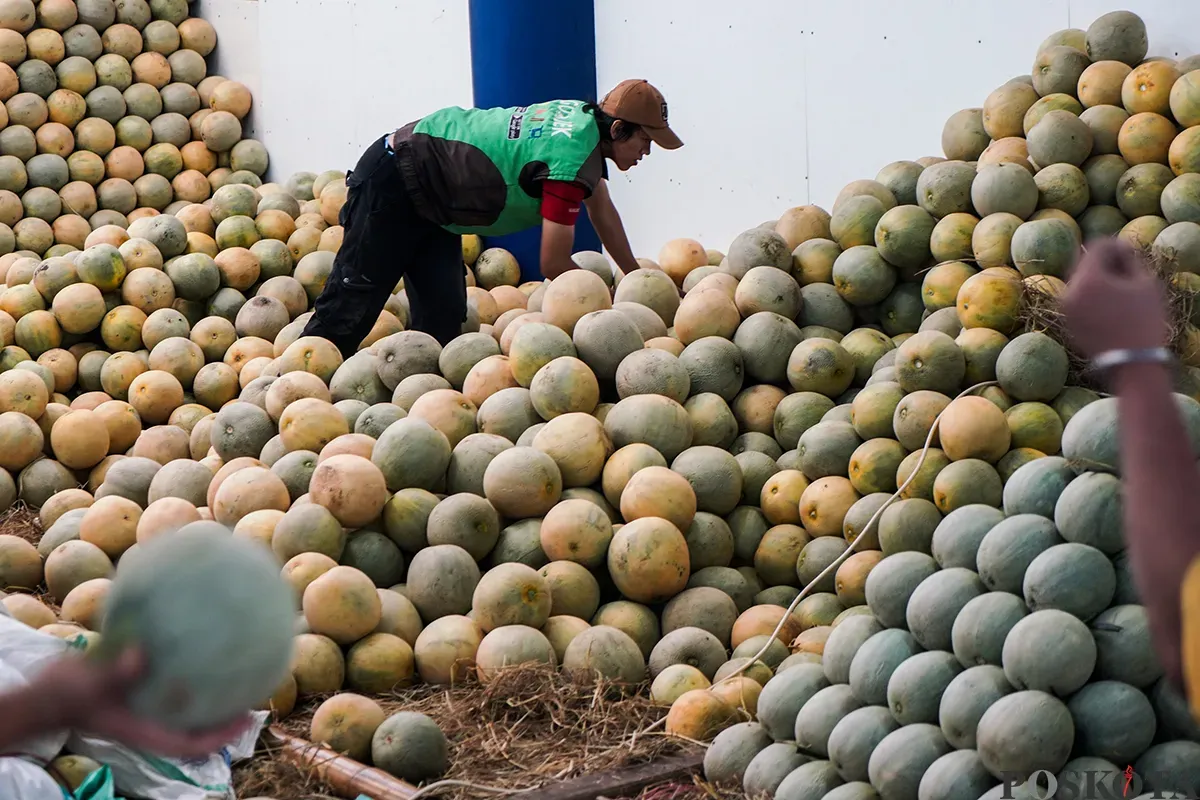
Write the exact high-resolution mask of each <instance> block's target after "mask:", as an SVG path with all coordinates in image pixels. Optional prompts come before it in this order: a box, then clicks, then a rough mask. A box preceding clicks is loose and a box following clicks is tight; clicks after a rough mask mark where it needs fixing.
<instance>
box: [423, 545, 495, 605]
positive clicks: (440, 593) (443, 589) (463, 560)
mask: <svg viewBox="0 0 1200 800" xmlns="http://www.w3.org/2000/svg"><path fill="white" fill-rule="evenodd" d="M480 577H481V576H480V572H479V566H478V565H477V564H476V563H475V559H473V558H471V554H470V553H468V552H467V551H466V550H464V549H462V548H461V547H459V546H458V545H453V544H440V545H432V546H430V547H426V548H424V549H423V550H421V551H419V552H418V553H416V554H415V555H414V556H413V557H412V561H411V562H410V563H409V566H408V579H407V583H406V584H405V587H406V588H405V592H404V593H405V595H407V597H408V599H409V600H411V601H412V604H413V605H414V606H416V607H417V611H418V612H419V613H420V614H421V619H423V620H425V622H427V623H428V622H431V621H432V620H435V619H438V618H439V617H445V616H451V615H455V614H466V613H467V612H468V611H470V610H471V599H472V597H473V596H474V594H475V587H476V586H477V585H478V584H479V579H480Z"/></svg>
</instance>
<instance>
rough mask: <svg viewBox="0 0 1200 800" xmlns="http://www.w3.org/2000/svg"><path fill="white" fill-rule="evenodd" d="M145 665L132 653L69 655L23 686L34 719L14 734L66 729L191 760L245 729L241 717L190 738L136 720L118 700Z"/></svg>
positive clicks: (245, 721)
mask: <svg viewBox="0 0 1200 800" xmlns="http://www.w3.org/2000/svg"><path fill="white" fill-rule="evenodd" d="M145 666H146V662H145V659H144V658H143V657H142V656H141V655H140V654H139V653H138V652H137V651H135V650H127V651H125V652H124V653H123V654H121V655H120V656H119V657H118V658H117V659H116V660H115V661H113V662H111V663H103V664H101V663H96V662H94V661H91V660H88V659H84V658H80V657H78V656H75V655H70V656H67V657H65V658H63V659H61V660H60V661H58V662H56V663H55V664H53V665H52V666H50V667H48V668H46V670H45V671H44V672H42V674H41V675H39V676H38V678H37V680H36V681H34V682H33V683H32V684H31V685H30V686H29V687H28V689H27V691H28V692H29V693H30V697H33V698H35V699H36V702H35V707H36V708H37V709H38V714H39V715H40V716H39V718H38V719H29V718H26V719H25V720H24V725H23V727H25V728H26V729H25V730H23V731H20V735H21V736H22V737H28V736H30V735H36V734H37V733H39V732H41V731H43V730H52V729H55V728H72V729H75V730H78V731H81V732H83V733H86V734H92V735H96V736H100V737H102V738H105V739H110V740H112V741H114V742H119V743H121V744H124V745H127V746H129V747H134V748H137V749H139V750H144V751H147V752H153V753H156V754H158V755H164V756H175V757H179V758H191V757H196V756H204V755H207V754H209V753H212V752H214V751H216V750H217V749H218V748H220V747H221V746H223V745H225V744H228V743H229V742H230V741H231V740H232V739H233V738H234V737H236V736H238V735H239V734H240V733H241V732H242V731H243V730H244V729H245V728H246V726H247V725H248V724H249V722H250V717H249V716H248V715H245V714H243V715H241V716H239V717H237V718H236V719H234V720H233V721H232V722H230V723H228V724H226V725H223V726H221V727H219V728H214V729H210V730H207V731H204V732H202V733H194V734H193V733H181V732H179V731H174V730H170V729H169V728H166V727H163V726H162V725H159V724H157V723H155V722H152V721H150V720H147V719H144V718H142V717H139V716H138V715H136V714H135V713H134V712H132V711H131V710H130V709H129V707H128V706H127V705H126V703H125V700H124V698H125V696H126V693H127V692H128V691H130V690H131V689H133V688H135V687H136V686H137V684H138V681H139V680H140V679H141V677H142V675H143V674H144V671H145ZM31 728H36V729H37V730H31Z"/></svg>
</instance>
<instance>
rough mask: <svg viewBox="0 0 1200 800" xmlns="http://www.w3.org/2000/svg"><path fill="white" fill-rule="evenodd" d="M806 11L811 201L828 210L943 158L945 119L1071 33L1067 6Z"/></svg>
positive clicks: (1041, 1) (1020, 2) (961, 1)
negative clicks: (923, 161) (900, 169)
mask: <svg viewBox="0 0 1200 800" xmlns="http://www.w3.org/2000/svg"><path fill="white" fill-rule="evenodd" d="M805 5H806V8H807V9H808V13H807V25H808V29H809V32H808V39H807V41H806V45H805V47H806V50H807V53H808V68H807V70H806V72H805V77H806V79H807V89H808V103H807V107H806V112H807V117H808V131H809V133H808V139H809V155H810V162H809V183H808V185H809V198H810V201H811V202H813V203H816V204H818V205H820V206H823V207H825V208H827V209H828V208H830V207H831V206H832V204H833V200H834V198H835V197H836V196H837V193H838V192H839V191H841V188H842V187H843V186H845V185H846V184H847V183H849V182H850V181H852V180H856V179H859V178H874V177H875V175H876V173H877V172H878V171H879V169H880V167H883V166H884V165H885V164H888V163H890V162H892V161H899V160H913V159H916V158H919V157H921V156H926V155H941V154H942V149H941V136H942V126H943V124H944V123H945V121H946V118H947V117H949V116H950V115H951V114H953V113H954V112H955V111H958V110H960V109H963V108H977V107H980V106H982V105H983V101H984V100H985V99H986V98H987V96H988V94H989V93H990V92H991V91H992V90H993V89H995V88H996V87H997V86H999V85H1001V84H1002V83H1004V82H1005V81H1007V80H1009V79H1010V78H1012V77H1014V76H1016V75H1020V74H1023V73H1028V72H1029V71H1030V68H1031V67H1032V64H1033V58H1034V52H1035V51H1036V50H1037V46H1038V44H1039V43H1040V42H1041V41H1042V40H1043V39H1044V38H1045V37H1046V34H1048V33H1050V32H1051V31H1053V30H1056V29H1058V28H1065V27H1067V3H1066V0H1005V2H1003V3H999V2H990V1H989V2H970V1H968V0H921V2H920V3H919V5H920V11H915V10H914V9H913V8H912V7H911V5H912V3H911V2H905V3H896V2H891V0H838V2H836V3H832V2H823V1H822V2H817V1H815V0H807V1H806V3H805ZM1034 20H1036V24H1031V23H1032V21H1034ZM781 210H782V209H781ZM742 223H743V224H742V227H746V226H747V225H749V224H751V223H752V221H751V220H743V221H742Z"/></svg>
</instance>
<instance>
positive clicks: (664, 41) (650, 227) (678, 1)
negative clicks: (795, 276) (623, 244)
mask: <svg viewBox="0 0 1200 800" xmlns="http://www.w3.org/2000/svg"><path fill="white" fill-rule="evenodd" d="M803 20H804V3H802V2H798V1H797V0H780V1H779V2H775V1H774V0H772V1H770V2H768V1H767V0H748V2H742V3H739V4H730V3H728V2H725V1H724V0H654V2H651V3H648V2H645V1H644V0H597V2H596V62H597V63H596V70H597V80H598V83H599V84H600V93H601V94H603V93H604V92H606V91H607V90H608V89H609V88H611V87H612V86H613V85H615V84H616V83H618V82H619V81H621V80H624V79H625V78H645V79H646V80H648V81H650V82H651V83H653V84H654V85H655V86H657V87H658V88H659V89H660V90H662V92H663V94H664V95H665V96H666V98H667V103H668V105H669V106H670V122H671V127H672V128H674V129H675V131H676V132H677V133H678V134H679V136H680V138H682V139H683V141H684V147H683V148H682V149H679V150H675V151H673V152H668V151H662V150H658V151H655V152H652V153H651V155H650V157H649V158H647V159H645V160H644V161H643V162H642V163H641V164H640V165H639V166H637V167H635V168H634V169H633V170H631V171H630V172H629V173H627V174H626V175H614V176H613V177H612V181H611V184H612V192H613V196H614V199H615V201H616V203H617V207H618V208H619V209H620V211H621V215H622V217H623V218H624V220H625V224H626V228H627V229H628V231H629V236H630V240H631V242H632V244H633V249H634V252H636V253H639V254H641V255H647V256H651V257H653V256H654V255H655V254H656V253H657V252H658V248H659V247H660V246H661V245H662V244H663V243H664V242H665V241H666V240H667V239H670V238H674V237H676V236H689V237H692V238H695V239H699V240H700V241H702V242H706V243H711V246H717V245H718V244H721V245H722V246H723V245H724V244H725V243H728V241H729V240H730V239H731V238H732V237H733V236H735V235H736V234H737V233H738V232H740V231H741V230H742V229H744V228H746V227H748V226H749V225H751V224H757V223H759V222H762V221H764V220H767V219H771V218H773V217H776V216H778V214H779V210H780V209H781V208H787V207H788V206H791V205H796V204H798V203H803V202H804V201H805V198H806V197H807V196H808V187H807V183H808V176H807V172H806V150H807V147H808V145H807V136H806V133H807V132H806V130H805V116H804V105H805V78H804V76H805V54H804V49H805V46H806V43H805V39H804V36H803V34H802V33H801V30H802V29H803V27H804V21H803ZM747 220H753V222H747Z"/></svg>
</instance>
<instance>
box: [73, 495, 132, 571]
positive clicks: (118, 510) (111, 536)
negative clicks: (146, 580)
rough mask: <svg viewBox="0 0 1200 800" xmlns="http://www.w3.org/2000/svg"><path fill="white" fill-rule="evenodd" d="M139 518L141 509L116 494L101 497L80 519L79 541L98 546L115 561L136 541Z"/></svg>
mask: <svg viewBox="0 0 1200 800" xmlns="http://www.w3.org/2000/svg"><path fill="white" fill-rule="evenodd" d="M141 516H142V509H141V507H140V506H138V504H137V503H135V502H133V501H132V500H129V499H128V498H125V497H121V496H119V495H108V496H107V497H101V498H100V499H99V500H97V501H96V502H94V503H92V505H91V506H90V507H89V508H88V510H87V511H85V512H84V514H83V517H82V518H81V519H80V521H79V538H80V539H81V540H83V541H85V542H88V543H89V544H94V545H95V546H96V547H99V548H100V549H101V550H103V551H104V554H105V555H107V556H108V557H109V558H111V559H114V560H115V559H116V558H117V557H119V556H120V555H121V554H122V553H124V552H125V551H126V550H128V549H129V548H130V547H133V545H134V544H135V543H136V542H137V526H138V521H139V520H140V519H141Z"/></svg>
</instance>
